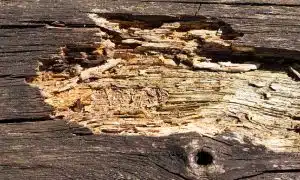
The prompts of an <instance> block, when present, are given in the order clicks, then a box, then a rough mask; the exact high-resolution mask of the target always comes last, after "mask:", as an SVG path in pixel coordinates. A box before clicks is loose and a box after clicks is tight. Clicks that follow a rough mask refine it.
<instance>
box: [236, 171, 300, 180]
mask: <svg viewBox="0 0 300 180" xmlns="http://www.w3.org/2000/svg"><path fill="white" fill-rule="evenodd" d="M268 173H300V169H277V170H265V171H262V172H260V173H257V174H252V175H248V176H243V177H240V178H236V179H234V180H241V179H248V178H252V177H256V176H259V175H262V174H268Z"/></svg>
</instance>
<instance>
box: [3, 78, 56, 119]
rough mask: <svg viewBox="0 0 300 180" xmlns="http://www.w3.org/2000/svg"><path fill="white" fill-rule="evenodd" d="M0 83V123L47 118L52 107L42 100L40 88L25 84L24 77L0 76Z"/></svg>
mask: <svg viewBox="0 0 300 180" xmlns="http://www.w3.org/2000/svg"><path fill="white" fill-rule="evenodd" d="M0 84H1V85H0V109H1V116H0V121H1V122H2V123H4V122H6V121H11V122H13V121H16V122H17V121H22V120H24V119H31V120H39V119H45V118H49V115H50V113H51V112H52V108H51V107H50V106H49V105H47V104H46V103H45V102H44V98H43V97H42V96H41V93H40V90H39V89H38V88H34V87H31V86H29V85H28V84H26V83H25V79H24V78H10V77H7V78H0Z"/></svg>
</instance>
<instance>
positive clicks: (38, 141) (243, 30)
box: [0, 0, 300, 179]
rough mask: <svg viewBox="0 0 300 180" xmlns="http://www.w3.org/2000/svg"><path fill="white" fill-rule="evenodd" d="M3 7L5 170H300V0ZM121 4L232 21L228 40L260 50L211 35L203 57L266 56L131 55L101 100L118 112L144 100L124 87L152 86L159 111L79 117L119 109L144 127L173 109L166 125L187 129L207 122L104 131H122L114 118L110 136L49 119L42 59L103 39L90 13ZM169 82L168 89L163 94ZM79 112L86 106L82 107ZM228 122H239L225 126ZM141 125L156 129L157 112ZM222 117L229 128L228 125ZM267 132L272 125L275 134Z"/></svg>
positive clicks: (65, 175)
mask: <svg viewBox="0 0 300 180" xmlns="http://www.w3.org/2000/svg"><path fill="white" fill-rule="evenodd" d="M200 4H201V6H200ZM0 8H1V11H0V42H1V43H0V134H1V136H0V169H1V171H0V177H1V178H3V179H275V178H281V179H299V176H300V170H299V169H300V162H299V159H300V157H299V156H300V155H299V148H300V146H299V126H297V125H298V124H299V115H300V113H299V110H300V108H299V107H300V104H299V102H300V101H299V98H300V96H299V88H298V87H299V82H298V81H297V77H296V76H295V73H294V74H293V76H289V73H290V72H289V73H288V71H289V69H290V68H291V66H292V64H293V63H296V64H297V63H299V59H300V38H299V32H300V26H299V23H298V22H299V20H300V19H299V17H300V2H299V1H296V0H287V1H280V0H270V1H267V0H247V1H241V0H226V1H224V0H222V1H221V0H206V1H200V0H197V1H196V0H195V1H185V0H184V1H176V2H170V1H167V2H158V1H156V2H149V1H148V2H146V1H130V0H129V1H125V0H116V1H107V0H104V1H103V0H76V1H75V0H65V1H60V0H51V1H49V0H40V1H35V0H28V1H22V0H14V1H0ZM114 13H125V15H124V14H123V16H127V17H131V16H133V17H135V18H136V17H139V18H142V19H143V18H144V19H145V18H146V21H147V18H148V20H149V18H152V20H153V19H155V18H162V19H164V18H167V19H176V20H180V18H182V17H183V18H184V17H189V18H191V19H195V18H196V19H197V18H198V19H197V21H196V22H198V23H203V22H204V23H212V24H214V26H211V27H213V28H211V27H210V29H208V30H214V31H217V30H222V31H226V28H228V27H229V30H230V31H231V32H230V33H232V32H233V33H236V34H235V35H234V36H230V38H229V39H226V40H225V41H226V43H229V44H231V47H251V48H249V49H251V52H247V51H246V52H243V51H237V52H232V49H228V48H226V47H223V46H222V47H221V48H215V45H216V44H214V43H211V44H209V43H207V45H208V48H207V49H205V48H204V51H203V54H205V55H206V58H211V59H212V60H213V61H214V63H218V62H219V61H226V60H227V61H232V60H233V58H234V61H235V62H237V63H243V62H245V61H246V60H249V59H250V60H253V59H254V60H255V61H256V62H259V63H261V64H262V66H261V67H260V69H258V70H256V71H252V72H246V73H241V74H235V73H230V72H210V71H202V70H200V71H199V70H198V71H195V69H193V68H189V67H185V66H180V67H179V66H177V65H174V62H173V63H170V62H169V61H168V64H164V63H162V62H161V60H158V59H156V60H153V61H150V60H149V59H147V58H144V59H142V60H143V61H137V62H126V63H123V64H122V66H121V68H119V69H118V68H117V70H120V71H111V72H108V73H106V74H105V76H102V77H101V78H100V79H99V80H98V83H97V81H95V82H94V84H93V85H91V86H93V87H94V88H95V89H96V90H95V89H93V91H95V92H97V93H99V95H100V97H99V96H98V98H99V99H98V100H99V101H97V102H106V100H107V99H108V101H107V104H105V105H102V111H103V112H105V113H107V114H109V113H111V112H113V110H115V109H116V107H118V108H120V107H121V108H122V105H124V106H126V107H127V108H128V107H129V108H131V107H132V106H135V103H136V101H135V100H130V101H128V102H127V100H128V99H126V98H127V96H126V95H125V96H124V97H125V98H124V97H120V95H119V94H118V93H120V92H121V93H123V94H130V93H132V94H135V95H136V96H137V99H138V98H140V97H141V96H140V95H141V94H142V95H143V94H145V93H148V95H147V96H152V98H153V97H155V98H157V100H156V99H155V98H153V99H155V103H157V104H158V105H157V106H156V107H154V108H153V107H151V108H152V109H147V110H149V111H150V110H151V113H153V114H155V115H157V116H149V117H148V116H147V113H145V114H146V115H145V114H144V115H143V116H142V117H136V116H135V115H136V114H130V113H129V114H126V113H123V114H122V112H121V111H120V112H119V114H113V116H112V117H108V116H107V114H106V115H105V116H102V115H103V112H101V111H99V112H100V113H97V115H92V116H87V117H84V120H83V121H81V122H78V123H81V124H82V125H84V126H86V127H88V128H90V129H93V128H99V127H100V126H102V125H103V124H104V125H105V123H107V122H108V121H109V123H114V121H116V120H119V121H121V122H125V125H124V126H126V125H127V126H128V125H129V126H130V128H132V129H133V130H134V131H138V128H139V127H138V128H137V127H136V125H135V124H134V122H132V121H130V120H132V119H133V120H140V121H141V122H145V121H152V120H153V121H155V120H157V122H163V123H165V122H164V121H166V122H167V121H168V118H169V119H171V120H172V121H171V123H170V120H169V121H168V122H167V123H165V124H164V125H166V124H168V125H167V126H175V128H176V127H178V126H179V125H180V128H178V129H180V130H182V129H184V128H181V127H184V123H187V124H188V123H190V122H191V120H192V121H194V122H197V123H199V124H201V123H203V124H201V128H202V129H200V130H199V129H198V130H199V131H198V133H188V134H177V135H169V136H162V137H147V136H141V135H139V136H128V134H126V135H127V136H120V135H107V134H108V133H111V134H114V131H113V130H114V129H113V130H107V129H106V132H107V134H105V135H103V134H102V135H93V133H94V132H92V131H90V130H89V129H87V128H83V127H82V126H80V127H79V126H78V125H75V124H73V123H66V122H65V121H63V120H49V119H50V118H51V117H53V115H54V114H55V113H54V111H55V110H53V107H51V106H50V104H49V103H47V102H48V101H46V100H47V94H44V93H45V91H44V92H42V91H41V90H42V89H41V87H37V86H33V85H32V83H30V82H32V79H34V77H37V76H40V74H41V73H44V72H40V71H41V69H39V66H40V64H41V62H47V61H50V62H51V61H53V60H61V59H62V58H63V53H64V52H63V49H64V48H66V47H69V46H81V45H86V44H87V45H91V44H94V43H96V42H99V41H101V38H100V37H99V35H97V33H99V25H97V22H95V19H92V18H91V16H97V17H101V16H103V15H107V16H111V15H113V14H114ZM119 15H120V14H119ZM121 16H122V14H121ZM149 22H150V23H151V22H153V21H150V20H149ZM215 24H217V26H215ZM224 27H226V28H225V29H224ZM227 30H228V29H227ZM246 50H247V48H246ZM70 57H72V55H70ZM122 68H123V69H122ZM113 70H116V69H113ZM141 70H142V71H141ZM139 73H140V74H143V73H144V75H145V74H146V76H145V77H144V75H141V76H140V75H139ZM56 75H57V74H56ZM46 82H47V80H46ZM262 82H263V84H264V83H265V84H264V85H262ZM107 84H108V86H105V85H107ZM81 85H82V84H81ZM89 85H90V84H89ZM102 86H105V88H106V89H101V88H102ZM99 87H100V90H99V89H97V88H99ZM107 92H108V93H107ZM164 92H167V93H165V94H168V98H166V99H164V98H165V97H163V95H165V94H164ZM109 93H110V94H111V95H113V97H112V98H111V99H112V101H111V102H109V100H110V99H109V98H107V99H106V95H107V94H108V95H109ZM153 93H154V94H155V95H153ZM149 94H150V95H149ZM45 98H46V100H45ZM122 98H124V99H125V100H126V101H125V100H124V99H122ZM48 100H49V99H48ZM122 100H124V101H123V102H122ZM150 100H151V99H150ZM120 102H121V103H120ZM142 102H143V101H142ZM145 102H146V101H145ZM110 103H112V104H110ZM143 103H144V102H143ZM147 103H148V102H147ZM114 108H115V109H114ZM68 110H70V109H68ZM143 113H144V111H143ZM75 115H78V117H80V116H79V115H80V114H79V113H77V114H76V113H75ZM138 115H139V114H138ZM153 117H154V118H153ZM55 118H59V117H55ZM68 120H71V121H75V118H74V119H72V118H70V119H68ZM104 120H106V121H107V122H103V121H104ZM182 120H184V121H182ZM131 122H132V123H133V124H130V123H131ZM222 123H224V124H226V123H229V124H230V125H228V124H227V125H228V126H226V128H224V126H222ZM99 124H100V125H99ZM115 124H117V123H115ZM115 124H113V126H115ZM106 125H107V124H106ZM110 125H111V124H108V126H110ZM139 125H141V126H142V127H143V128H145V129H147V128H148V126H149V127H150V128H149V129H151V128H152V127H153V126H154V129H155V128H156V127H157V126H159V125H160V123H153V122H150V123H149V124H147V123H146V125H145V124H139ZM120 126H121V127H122V128H123V125H122V124H121V125H120ZM215 126H220V127H222V128H223V129H222V131H221V132H222V134H219V129H217V130H216V129H214V128H213V127H215ZM233 127H234V128H233ZM235 127H236V128H235ZM158 128H159V127H158ZM104 130H105V128H104ZM118 130H119V129H118ZM232 130H235V132H232ZM189 131H190V130H189ZM227 131H228V134H226V133H224V132H227ZM252 131H255V132H256V135H257V136H255V137H253V139H255V141H254V140H253V139H247V138H249V134H247V133H250V135H251V132H252ZM274 132H275V133H274ZM210 133H211V134H210ZM243 133H244V134H243ZM154 134H155V133H154ZM199 134H202V135H199ZM204 134H205V135H204ZM212 134H213V135H212ZM241 134H243V135H245V134H246V135H247V136H245V137H244V136H242V137H241V136H239V135H241ZM270 134H271V135H274V134H275V136H274V137H273V139H272V137H269V136H270ZM261 137H265V139H264V140H265V141H264V142H261V141H259V140H261V139H260V138H261ZM276 138H277V139H276ZM261 144H263V145H261ZM270 149H273V150H277V151H288V152H280V153H279V152H274V151H272V150H270ZM201 151H205V152H208V154H205V157H204V159H205V160H206V163H207V160H208V161H209V163H208V164H206V165H203V164H202V165H201V161H200V160H199V159H197V153H198V152H201ZM291 151H292V152H291ZM209 154H211V155H212V158H213V161H210V158H211V157H210V155H209ZM198 158H199V157H198ZM207 158H208V159H207ZM198 160H199V161H198ZM202 163H203V162H202Z"/></svg>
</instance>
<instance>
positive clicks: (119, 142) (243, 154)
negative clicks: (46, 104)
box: [0, 120, 300, 180]
mask: <svg viewBox="0 0 300 180" xmlns="http://www.w3.org/2000/svg"><path fill="white" fill-rule="evenodd" d="M0 132H1V136H0V139H1V141H0V142H1V155H0V157H1V158H0V168H1V171H0V176H1V177H2V178H4V179H107V178H109V179H224V180H225V179H273V178H275V177H276V178H284V179H297V178H299V174H300V170H299V169H300V161H299V154H297V153H281V154H280V153H279V154H278V153H277V154H276V153H273V152H270V151H267V150H266V149H265V148H264V147H262V146H254V145H252V144H251V143H249V142H247V141H246V140H245V143H243V144H241V143H240V142H238V141H235V140H230V138H233V137H232V135H230V134H223V135H220V136H219V137H214V138H212V137H206V136H199V135H198V134H195V133H190V134H181V135H172V136H168V137H160V138H157V137H144V136H103V135H102V136H95V135H91V132H90V131H89V130H88V129H86V128H82V127H78V126H77V125H74V124H67V123H66V122H65V121H61V120H54V121H53V120H52V121H51V120H49V121H39V122H26V123H13V124H3V123H2V124H0ZM200 152H201V153H203V152H205V153H203V154H199V153H200ZM197 155H198V158H197ZM201 158H202V159H201ZM210 158H212V159H210Z"/></svg>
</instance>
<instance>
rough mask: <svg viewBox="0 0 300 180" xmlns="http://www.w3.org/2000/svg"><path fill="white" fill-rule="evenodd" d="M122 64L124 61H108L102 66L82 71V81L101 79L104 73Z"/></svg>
mask: <svg viewBox="0 0 300 180" xmlns="http://www.w3.org/2000/svg"><path fill="white" fill-rule="evenodd" d="M121 62H122V59H108V60H107V63H105V64H103V65H101V66H97V67H93V68H89V69H86V70H84V71H82V72H81V73H80V80H82V81H84V80H87V79H90V78H97V77H100V76H101V75H102V73H103V72H105V71H107V70H109V69H111V68H113V67H115V66H116V65H118V64H119V63H121Z"/></svg>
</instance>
